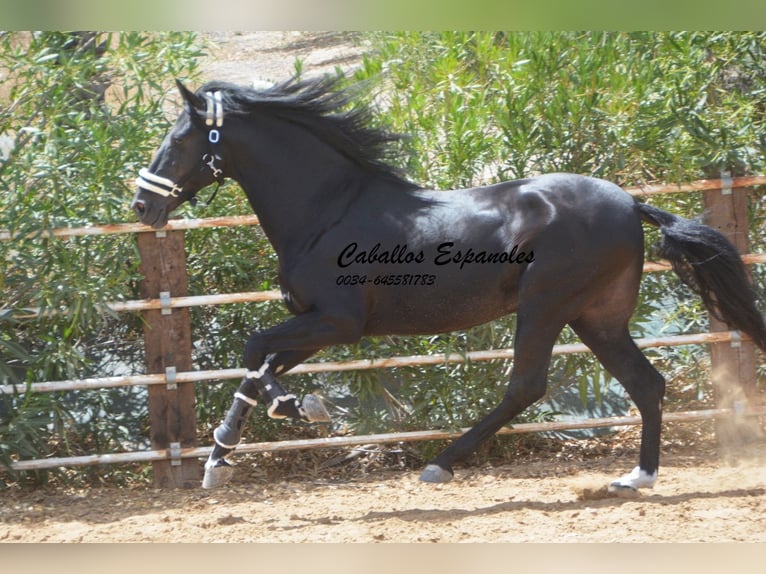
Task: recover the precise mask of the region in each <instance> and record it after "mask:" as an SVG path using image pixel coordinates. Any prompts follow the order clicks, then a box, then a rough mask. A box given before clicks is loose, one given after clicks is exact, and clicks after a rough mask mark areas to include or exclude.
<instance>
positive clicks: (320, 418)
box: [300, 395, 332, 423]
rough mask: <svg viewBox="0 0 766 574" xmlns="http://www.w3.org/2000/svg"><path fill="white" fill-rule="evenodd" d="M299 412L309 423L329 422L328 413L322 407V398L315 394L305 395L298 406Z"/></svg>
mask: <svg viewBox="0 0 766 574" xmlns="http://www.w3.org/2000/svg"><path fill="white" fill-rule="evenodd" d="M300 410H301V414H302V415H303V416H304V417H305V418H306V420H307V421H308V422H310V423H329V422H332V420H331V419H330V413H328V412H327V409H326V408H324V404H323V403H322V399H320V398H319V397H318V396H316V395H306V396H305V397H303V402H302V403H301V406H300Z"/></svg>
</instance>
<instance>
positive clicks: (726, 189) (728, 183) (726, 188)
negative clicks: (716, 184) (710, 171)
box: [721, 171, 734, 195]
mask: <svg viewBox="0 0 766 574" xmlns="http://www.w3.org/2000/svg"><path fill="white" fill-rule="evenodd" d="M733 185H734V181H733V180H732V179H731V172H728V171H722V172H721V195H731V188H732V187H733Z"/></svg>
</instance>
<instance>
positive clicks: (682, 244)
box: [637, 203, 766, 351]
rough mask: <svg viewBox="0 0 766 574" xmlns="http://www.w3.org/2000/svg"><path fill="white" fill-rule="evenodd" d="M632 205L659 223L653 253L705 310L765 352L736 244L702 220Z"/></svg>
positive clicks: (765, 336)
mask: <svg viewBox="0 0 766 574" xmlns="http://www.w3.org/2000/svg"><path fill="white" fill-rule="evenodd" d="M637 205H638V209H639V212H640V214H641V219H642V220H643V221H645V222H647V223H650V224H652V225H655V226H657V227H659V228H660V231H661V233H662V243H661V244H660V246H659V247H660V252H659V255H660V256H661V257H663V258H665V259H667V260H668V261H670V263H671V265H672V266H673V270H674V271H675V272H676V273H677V274H678V276H679V277H680V278H681V280H682V281H683V282H684V283H686V284H687V285H689V287H691V288H692V289H694V291H696V292H697V293H699V295H700V296H701V297H702V300H703V301H704V302H705V306H706V307H707V308H708V311H710V312H711V313H712V314H713V315H714V316H715V317H716V318H718V319H720V320H721V321H724V322H725V323H727V324H728V325H729V327H731V328H732V329H738V330H740V331H743V332H744V333H747V334H748V335H749V336H750V337H751V338H752V339H753V341H754V342H755V344H756V345H758V346H759V347H760V348H761V349H763V350H764V351H766V324H765V323H764V319H763V316H762V315H761V313H760V312H759V311H758V308H757V307H756V304H755V302H756V295H755V291H754V290H753V288H752V286H751V284H750V280H749V278H748V275H747V271H746V270H745V265H744V263H742V259H741V258H740V256H739V253H738V252H737V249H736V247H734V245H732V244H731V243H730V242H729V240H728V239H726V237H724V236H723V234H721V233H720V232H718V231H716V230H715V229H713V228H711V227H708V226H707V225H702V224H700V223H697V222H695V221H691V220H689V219H685V218H683V217H679V216H677V215H673V214H672V213H668V212H667V211H663V210H661V209H657V208H656V207H652V206H650V205H646V204H645V203H638V204H637Z"/></svg>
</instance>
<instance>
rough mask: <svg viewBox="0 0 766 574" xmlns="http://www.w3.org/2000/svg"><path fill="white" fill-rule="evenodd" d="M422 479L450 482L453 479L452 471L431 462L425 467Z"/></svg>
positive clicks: (424, 480)
mask: <svg viewBox="0 0 766 574" xmlns="http://www.w3.org/2000/svg"><path fill="white" fill-rule="evenodd" d="M420 480H421V481H423V482H449V481H450V480H452V473H451V472H450V471H448V470H444V469H443V468H442V467H440V466H439V465H437V464H429V465H428V466H426V467H425V468H424V469H423V472H422V473H421V475H420Z"/></svg>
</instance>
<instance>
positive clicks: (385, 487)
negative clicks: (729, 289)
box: [0, 441, 766, 543]
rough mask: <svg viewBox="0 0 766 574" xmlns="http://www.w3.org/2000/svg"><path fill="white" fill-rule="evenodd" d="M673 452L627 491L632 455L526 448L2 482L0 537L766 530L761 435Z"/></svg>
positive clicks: (736, 537)
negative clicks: (475, 461)
mask: <svg viewBox="0 0 766 574" xmlns="http://www.w3.org/2000/svg"><path fill="white" fill-rule="evenodd" d="M672 450H673V451H675V452H673V453H671V454H666V456H665V457H664V460H663V466H662V467H661V469H660V477H659V480H658V482H657V485H656V486H655V488H654V489H653V490H644V491H641V492H640V494H639V496H637V497H635V498H617V497H611V496H606V495H605V492H604V490H605V489H604V488H603V487H604V486H605V485H606V484H607V483H608V482H609V480H611V479H612V478H614V477H616V476H617V475H619V474H621V473H622V472H623V471H626V470H629V467H630V466H631V463H632V462H633V460H635V458H634V455H632V454H628V453H626V454H623V455H621V456H619V457H613V456H606V457H603V458H594V459H592V460H585V461H579V462H578V461H566V460H562V457H561V456H556V457H551V456H550V455H538V458H536V457H535V456H533V455H528V456H525V457H524V458H523V460H520V461H519V462H517V463H515V464H512V465H504V466H499V467H494V468H493V467H487V466H485V467H483V468H478V467H473V468H466V469H462V470H458V471H457V472H456V477H455V480H454V481H452V482H451V483H448V484H443V485H433V484H424V483H421V482H420V481H419V480H418V473H417V472H415V471H393V470H380V471H374V472H371V473H362V474H359V475H358V476H356V477H351V478H337V477H335V478H333V477H323V475H322V473H321V472H319V473H317V472H306V473H302V474H303V476H298V477H296V478H293V479H290V480H284V479H277V480H267V479H265V478H263V477H259V475H258V473H257V472H256V471H255V467H253V470H252V471H251V472H248V471H249V468H250V466H251V465H252V464H253V463H252V462H250V461H248V460H247V458H246V457H242V460H240V464H239V465H238V468H237V474H236V475H235V479H234V481H233V482H232V485H231V486H227V487H224V488H221V489H218V490H213V491H208V490H202V489H201V488H200V489H191V490H170V491H161V490H156V489H152V488H148V487H135V488H114V487H106V488H89V489H82V490H77V489H65V488H63V489H62V488H60V489H53V490H51V489H38V490H11V491H6V492H5V493H3V495H2V498H0V542H371V543H374V542H426V543H430V542H766V444H764V443H763V441H761V442H760V443H758V444H755V445H752V446H749V447H747V448H741V449H739V450H738V452H737V453H736V455H729V456H725V457H724V456H716V455H715V454H713V453H712V451H711V449H709V448H704V447H697V448H695V449H676V448H674V449H672ZM684 450H685V451H684ZM694 450H697V451H698V452H696V453H695V452H693V451H694ZM699 451H702V452H699ZM562 452H565V451H562ZM304 454H305V453H304ZM563 458H566V457H563ZM299 474H301V473H299Z"/></svg>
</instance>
